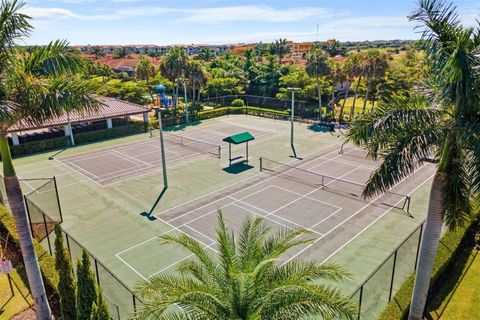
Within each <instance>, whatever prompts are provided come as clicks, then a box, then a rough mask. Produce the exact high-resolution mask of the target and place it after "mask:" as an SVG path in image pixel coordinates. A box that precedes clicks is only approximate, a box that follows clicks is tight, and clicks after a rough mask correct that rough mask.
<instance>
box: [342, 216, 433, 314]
mask: <svg viewBox="0 0 480 320" xmlns="http://www.w3.org/2000/svg"><path fill="white" fill-rule="evenodd" d="M424 224H425V222H423V223H422V224H421V225H419V226H418V227H417V228H416V229H415V230H414V231H413V232H412V233H410V234H409V235H408V237H406V238H405V240H404V241H403V242H402V243H401V244H400V245H399V246H398V247H396V248H395V250H394V251H393V252H392V253H391V254H390V255H389V256H388V257H387V258H386V259H385V260H384V261H383V262H382V263H381V264H380V265H379V266H378V267H377V268H376V269H375V270H374V271H373V272H372V273H371V274H370V275H369V276H368V278H367V280H365V281H364V282H363V283H362V284H361V285H360V286H359V287H358V288H357V289H356V290H355V291H354V292H353V294H352V295H351V298H352V300H353V302H355V303H357V304H358V313H357V319H358V320H360V319H377V318H378V316H379V315H380V314H381V313H382V311H383V309H384V308H385V306H386V305H387V304H388V303H389V302H390V301H391V300H392V298H393V296H394V295H395V293H396V292H397V290H398V289H399V288H400V286H401V285H402V284H403V283H404V281H405V280H406V279H407V278H408V277H409V276H410V274H411V273H412V272H414V271H415V270H416V268H417V262H418V254H419V251H420V242H421V240H422V232H423V226H424Z"/></svg>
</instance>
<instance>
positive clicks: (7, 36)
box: [0, 0, 98, 319]
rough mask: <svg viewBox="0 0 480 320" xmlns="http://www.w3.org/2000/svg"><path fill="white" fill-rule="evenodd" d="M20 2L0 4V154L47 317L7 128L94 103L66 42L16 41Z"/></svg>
mask: <svg viewBox="0 0 480 320" xmlns="http://www.w3.org/2000/svg"><path fill="white" fill-rule="evenodd" d="M23 5H24V3H23V2H19V1H16V0H14V1H2V2H1V4H0V155H1V158H2V163H3V175H4V183H5V189H6V193H7V197H8V202H9V205H10V210H11V212H12V215H13V218H14V220H15V226H16V230H17V233H18V239H19V243H20V249H21V252H22V257H23V262H24V265H25V271H26V274H27V278H28V282H29V287H30V291H31V293H32V297H33V301H35V311H36V314H37V319H51V318H52V315H51V311H50V307H49V304H48V300H47V296H46V293H45V287H44V284H43V279H42V275H41V272H40V268H39V264H38V260H37V258H36V255H35V250H34V246H33V241H32V235H31V233H30V228H29V225H28V220H27V214H26V211H25V204H24V198H23V194H22V189H21V187H20V183H19V179H18V177H17V175H16V173H15V168H14V166H13V161H12V156H11V153H10V146H9V144H8V136H7V130H8V128H9V127H11V126H12V125H13V124H15V123H16V122H18V121H20V120H22V121H23V122H25V123H26V124H33V125H38V124H40V123H42V122H44V121H45V120H47V119H49V118H51V117H53V116H58V115H61V114H63V113H64V112H65V111H67V112H68V111H70V110H74V109H78V108H79V107H83V106H86V107H91V108H94V107H96V106H97V105H98V103H97V101H96V100H95V99H94V98H93V97H92V96H91V95H90V93H91V92H92V91H93V88H92V87H91V86H90V85H88V84H86V83H85V82H84V81H79V80H77V79H74V78H73V77H72V76H71V75H72V74H73V73H74V72H78V71H79V70H80V69H81V67H82V65H81V63H82V60H81V58H80V57H78V56H77V55H75V54H73V53H72V52H68V51H67V50H68V43H66V42H64V41H56V42H52V43H50V44H49V45H47V46H44V47H39V48H30V49H29V50H25V49H22V48H19V47H17V42H18V41H20V40H21V39H22V38H24V37H25V36H27V35H28V34H29V32H30V31H31V30H32V27H31V25H30V24H29V19H30V17H28V16H26V15H25V14H22V13H20V11H21V9H22V7H23Z"/></svg>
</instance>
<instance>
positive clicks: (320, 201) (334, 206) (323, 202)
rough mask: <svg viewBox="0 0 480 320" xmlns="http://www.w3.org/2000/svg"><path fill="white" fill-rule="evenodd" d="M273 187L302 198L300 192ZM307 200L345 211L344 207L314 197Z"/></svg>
mask: <svg viewBox="0 0 480 320" xmlns="http://www.w3.org/2000/svg"><path fill="white" fill-rule="evenodd" d="M273 187H275V188H278V189H281V190H284V191H287V192H290V193H293V194H296V195H298V196H302V194H301V193H298V192H294V191H292V190H288V189H286V188H283V187H279V186H277V185H274V186H273ZM305 198H306V199H309V200H313V201H316V202H319V203H322V204H326V205H328V206H330V207H333V208H337V209H343V208H342V207H339V206H336V205H334V204H331V203H330V202H326V201H322V200H319V199H315V198H312V197H305Z"/></svg>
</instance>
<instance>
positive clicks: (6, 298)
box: [0, 269, 33, 320]
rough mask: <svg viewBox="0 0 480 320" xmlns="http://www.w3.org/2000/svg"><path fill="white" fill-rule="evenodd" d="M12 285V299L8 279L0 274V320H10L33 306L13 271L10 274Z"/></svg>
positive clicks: (27, 293)
mask: <svg viewBox="0 0 480 320" xmlns="http://www.w3.org/2000/svg"><path fill="white" fill-rule="evenodd" d="M11 277H12V285H13V290H14V293H15V295H14V296H13V297H12V293H11V291H10V285H9V284H8V278H7V276H6V275H4V274H0V319H1V320H3V319H5V320H6V319H10V318H11V317H13V316H14V315H16V314H18V313H20V312H22V311H23V310H25V309H28V308H30V306H31V305H33V301H32V298H31V296H30V293H29V292H28V289H27V287H26V286H25V284H24V283H23V281H22V280H21V278H20V276H19V275H18V273H17V271H16V270H15V269H14V270H13V272H12V274H11Z"/></svg>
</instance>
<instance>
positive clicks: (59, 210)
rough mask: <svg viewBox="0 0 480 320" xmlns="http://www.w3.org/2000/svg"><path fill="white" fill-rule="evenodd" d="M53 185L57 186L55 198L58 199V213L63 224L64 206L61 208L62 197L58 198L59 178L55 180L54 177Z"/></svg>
mask: <svg viewBox="0 0 480 320" xmlns="http://www.w3.org/2000/svg"><path fill="white" fill-rule="evenodd" d="M53 184H54V186H55V196H56V197H57V204H58V213H59V214H60V222H63V215H62V206H60V197H59V196H58V187H57V178H55V176H53Z"/></svg>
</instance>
